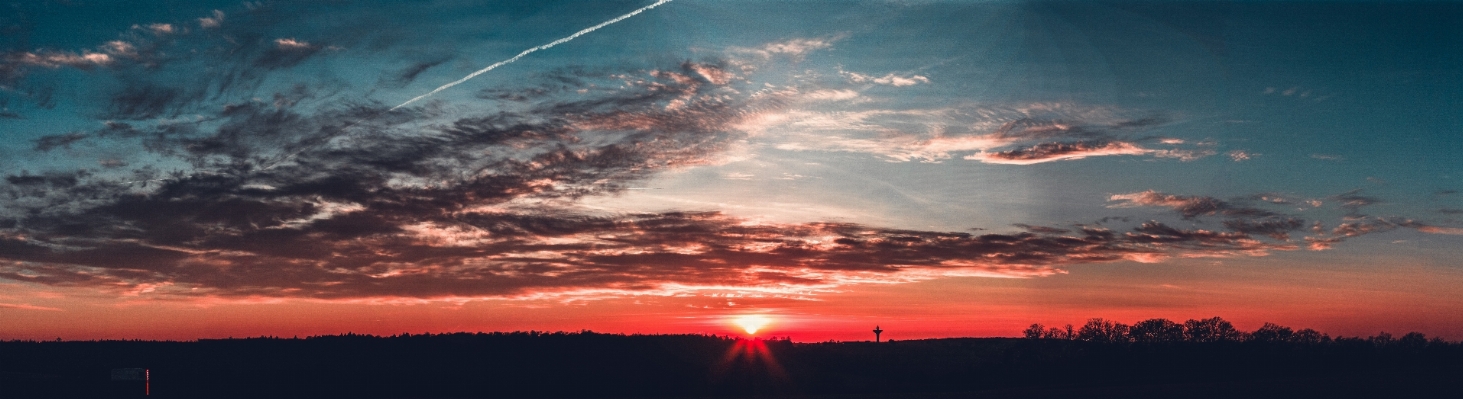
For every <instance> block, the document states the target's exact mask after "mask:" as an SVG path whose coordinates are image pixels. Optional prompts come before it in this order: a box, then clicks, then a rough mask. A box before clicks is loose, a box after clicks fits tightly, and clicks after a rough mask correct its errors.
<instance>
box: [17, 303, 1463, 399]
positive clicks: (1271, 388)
mask: <svg viewBox="0 0 1463 399" xmlns="http://www.w3.org/2000/svg"><path fill="white" fill-rule="evenodd" d="M1035 327H1039V326H1034V328H1032V329H1031V330H1032V331H1033V332H1035V331H1040V335H1039V336H1038V335H1036V334H1034V333H1033V334H1032V337H1033V338H1035V337H1040V338H1041V339H1021V338H951V339H931V340H901V341H898V342H884V343H874V342H867V341H864V342H821V343H795V342H792V341H789V340H786V339H777V340H756V341H748V340H739V339H734V338H731V337H721V336H710V335H620V334H600V333H594V332H589V331H580V332H567V333H566V332H538V331H529V332H513V333H451V334H399V335H393V336H386V337H378V336H369V335H360V334H350V333H348V334H345V335H338V336H317V337H308V338H303V339H301V338H273V337H260V338H244V339H219V340H199V341H194V342H156V341H92V342H52V341H44V342H34V341H10V342H0V398H63V397H64V398H70V397H75V398H108V397H141V392H142V388H143V387H142V386H141V385H140V384H141V383H139V382H136V381H110V380H109V378H108V377H109V371H110V370H112V369H116V368H134V367H135V368H146V369H148V370H150V371H151V375H152V386H151V389H152V395H151V397H153V398H627V397H633V398H651V397H659V398H723V397H725V398H730V397H769V396H771V397H820V396H823V395H833V396H837V395H856V397H858V398H865V399H871V398H880V397H890V398H895V397H897V398H921V397H942V398H950V397H975V396H978V397H983V398H1001V397H1023V398H1026V397H1092V396H1109V397H1112V396H1120V397H1143V396H1147V397H1271V396H1284V395H1292V396H1300V397H1354V396H1368V395H1370V396H1376V397H1403V396H1408V395H1421V394H1433V395H1434V396H1436V394H1435V393H1436V392H1453V393H1463V379H1459V378H1457V376H1458V375H1463V345H1460V344H1457V343H1450V342H1446V341H1442V340H1422V336H1421V335H1420V334H1419V335H1411V334H1409V335H1407V336H1404V337H1403V338H1401V339H1393V338H1391V336H1388V335H1379V336H1377V337H1371V338H1328V337H1326V336H1325V335H1324V334H1314V336H1313V335H1312V334H1310V333H1305V332H1304V331H1305V330H1302V331H1300V332H1296V331H1290V330H1289V329H1287V328H1284V327H1281V326H1276V325H1266V326H1265V327H1262V328H1261V329H1259V330H1257V331H1255V332H1250V333H1240V332H1238V331H1235V330H1234V328H1233V326H1231V325H1229V323H1225V322H1223V320H1221V319H1218V318H1214V319H1206V320H1192V321H1190V322H1187V323H1184V324H1178V323H1174V322H1168V321H1164V320H1147V321H1143V322H1139V323H1136V324H1134V325H1132V326H1127V325H1123V324H1121V323H1116V322H1111V321H1108V320H1100V319H1098V320H1093V321H1090V322H1088V323H1087V324H1086V325H1083V326H1082V327H1081V328H1073V327H1065V328H1056V329H1050V328H1044V327H1042V328H1035ZM884 328H886V329H888V330H890V331H897V327H890V326H888V325H885V326H884ZM1049 332H1050V333H1051V335H1050V336H1049V335H1048V333H1049ZM870 338H872V337H870ZM1423 341H1425V344H1423V345H1419V344H1418V342H1423ZM940 393H947V394H940ZM954 393H958V394H954ZM940 395H945V396H940ZM952 395H953V396H952ZM1444 396H1447V395H1444Z"/></svg>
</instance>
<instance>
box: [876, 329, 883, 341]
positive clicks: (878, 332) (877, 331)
mask: <svg viewBox="0 0 1463 399" xmlns="http://www.w3.org/2000/svg"><path fill="white" fill-rule="evenodd" d="M883 333H884V330H883V329H880V328H879V326H874V342H879V334H883Z"/></svg>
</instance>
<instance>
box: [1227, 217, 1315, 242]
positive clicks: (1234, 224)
mask: <svg viewBox="0 0 1463 399" xmlns="http://www.w3.org/2000/svg"><path fill="white" fill-rule="evenodd" d="M1305 224H1306V221H1305V219H1301V218H1294V217H1279V216H1271V217H1265V218H1260V219H1230V220H1226V221H1224V227H1226V228H1229V229H1230V230H1232V231H1238V232H1241V233H1246V234H1260V235H1266V236H1270V237H1271V238H1274V239H1277V240H1282V241H1286V240H1290V232H1292V231H1297V230H1301V229H1304V228H1305Z"/></svg>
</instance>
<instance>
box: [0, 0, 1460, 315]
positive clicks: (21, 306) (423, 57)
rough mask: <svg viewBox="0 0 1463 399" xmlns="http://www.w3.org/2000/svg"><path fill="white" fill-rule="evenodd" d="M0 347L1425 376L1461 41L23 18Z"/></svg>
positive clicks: (745, 13)
mask: <svg viewBox="0 0 1463 399" xmlns="http://www.w3.org/2000/svg"><path fill="white" fill-rule="evenodd" d="M3 7H4V9H5V11H4V12H0V32H3V35H0V174H3V175H4V179H3V181H0V339H54V338H63V339H174V340H188V339H197V338H220V337H230V336H232V337H241V336H261V335H265V336H286V337H287V336H308V335H318V334H340V333H346V332H352V333H357V334H363V333H364V334H382V335H385V334H397V333H402V332H409V333H413V334H415V333H422V332H452V331H514V330H540V331H543V330H548V331H558V330H563V331H579V330H593V331H600V332H611V333H703V334H718V335H722V334H728V335H737V336H743V335H746V333H745V332H744V331H742V330H741V329H739V328H738V327H737V325H736V323H735V320H737V318H739V317H744V316H747V315H760V316H763V317H766V319H767V320H768V325H767V326H765V327H763V328H762V329H760V331H758V336H776V337H790V338H792V339H794V340H796V341H825V340H867V339H872V337H871V336H870V335H872V334H871V332H870V330H872V329H873V327H874V326H876V325H877V326H880V327H881V328H882V329H883V330H884V333H883V337H884V338H886V339H889V338H893V339H916V338H936V337H972V336H973V337H984V336H1016V335H1019V334H1020V331H1021V329H1022V328H1025V327H1026V326H1027V325H1029V324H1031V323H1042V324H1046V325H1063V324H1075V325H1078V326H1080V325H1081V324H1082V322H1083V321H1084V320H1086V319H1088V318H1093V317H1102V318H1107V319H1113V320H1118V321H1121V322H1126V323H1133V322H1136V321H1139V320H1143V319H1148V318H1157V317H1161V318H1168V319H1172V320H1176V321H1180V322H1182V321H1183V320H1187V319H1201V318H1208V317H1214V316H1221V317H1224V318H1225V319H1227V320H1230V321H1232V322H1234V323H1235V326H1236V327H1238V328H1240V329H1242V330H1253V329H1255V328H1257V327H1259V326H1260V325H1261V324H1262V323H1265V322H1273V323H1278V324H1282V325H1286V326H1291V327H1294V328H1314V329H1317V330H1320V331H1323V332H1327V333H1330V334H1332V335H1346V336H1353V335H1360V336H1366V335H1371V334H1375V333H1377V332H1381V331H1387V332H1392V333H1394V334H1398V333H1403V332H1407V331H1419V332H1423V333H1426V334H1428V335H1430V336H1440V337H1445V338H1448V339H1454V340H1456V339H1463V194H1460V193H1459V190H1460V189H1463V158H1460V156H1459V155H1458V154H1460V153H1463V96H1460V95H1459V94H1458V93H1463V25H1460V24H1458V23H1457V21H1459V20H1463V5H1460V4H1459V3H1446V2H1365V3H1363V2H1027V1H979V2H977V1H915V0H902V1H896V0H891V1H741V0H737V1H709V0H674V1H659V2H655V1H649V0H643V1H542V2H486V1H484V2H475V1H450V0H440V1H422V2H394V1H303V2H275V1H246V2H238V1H190V2H147V3H143V4H137V3H136V2H128V1H99V0H71V1H34V2H16V3H10V4H6V5H4V6H3Z"/></svg>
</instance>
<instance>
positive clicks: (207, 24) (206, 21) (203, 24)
mask: <svg viewBox="0 0 1463 399" xmlns="http://www.w3.org/2000/svg"><path fill="white" fill-rule="evenodd" d="M223 23H224V12H223V11H221V10H213V14H212V16H208V17H203V18H199V19H198V27H200V28H203V29H214V28H218V27H219V26H222V25H223Z"/></svg>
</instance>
